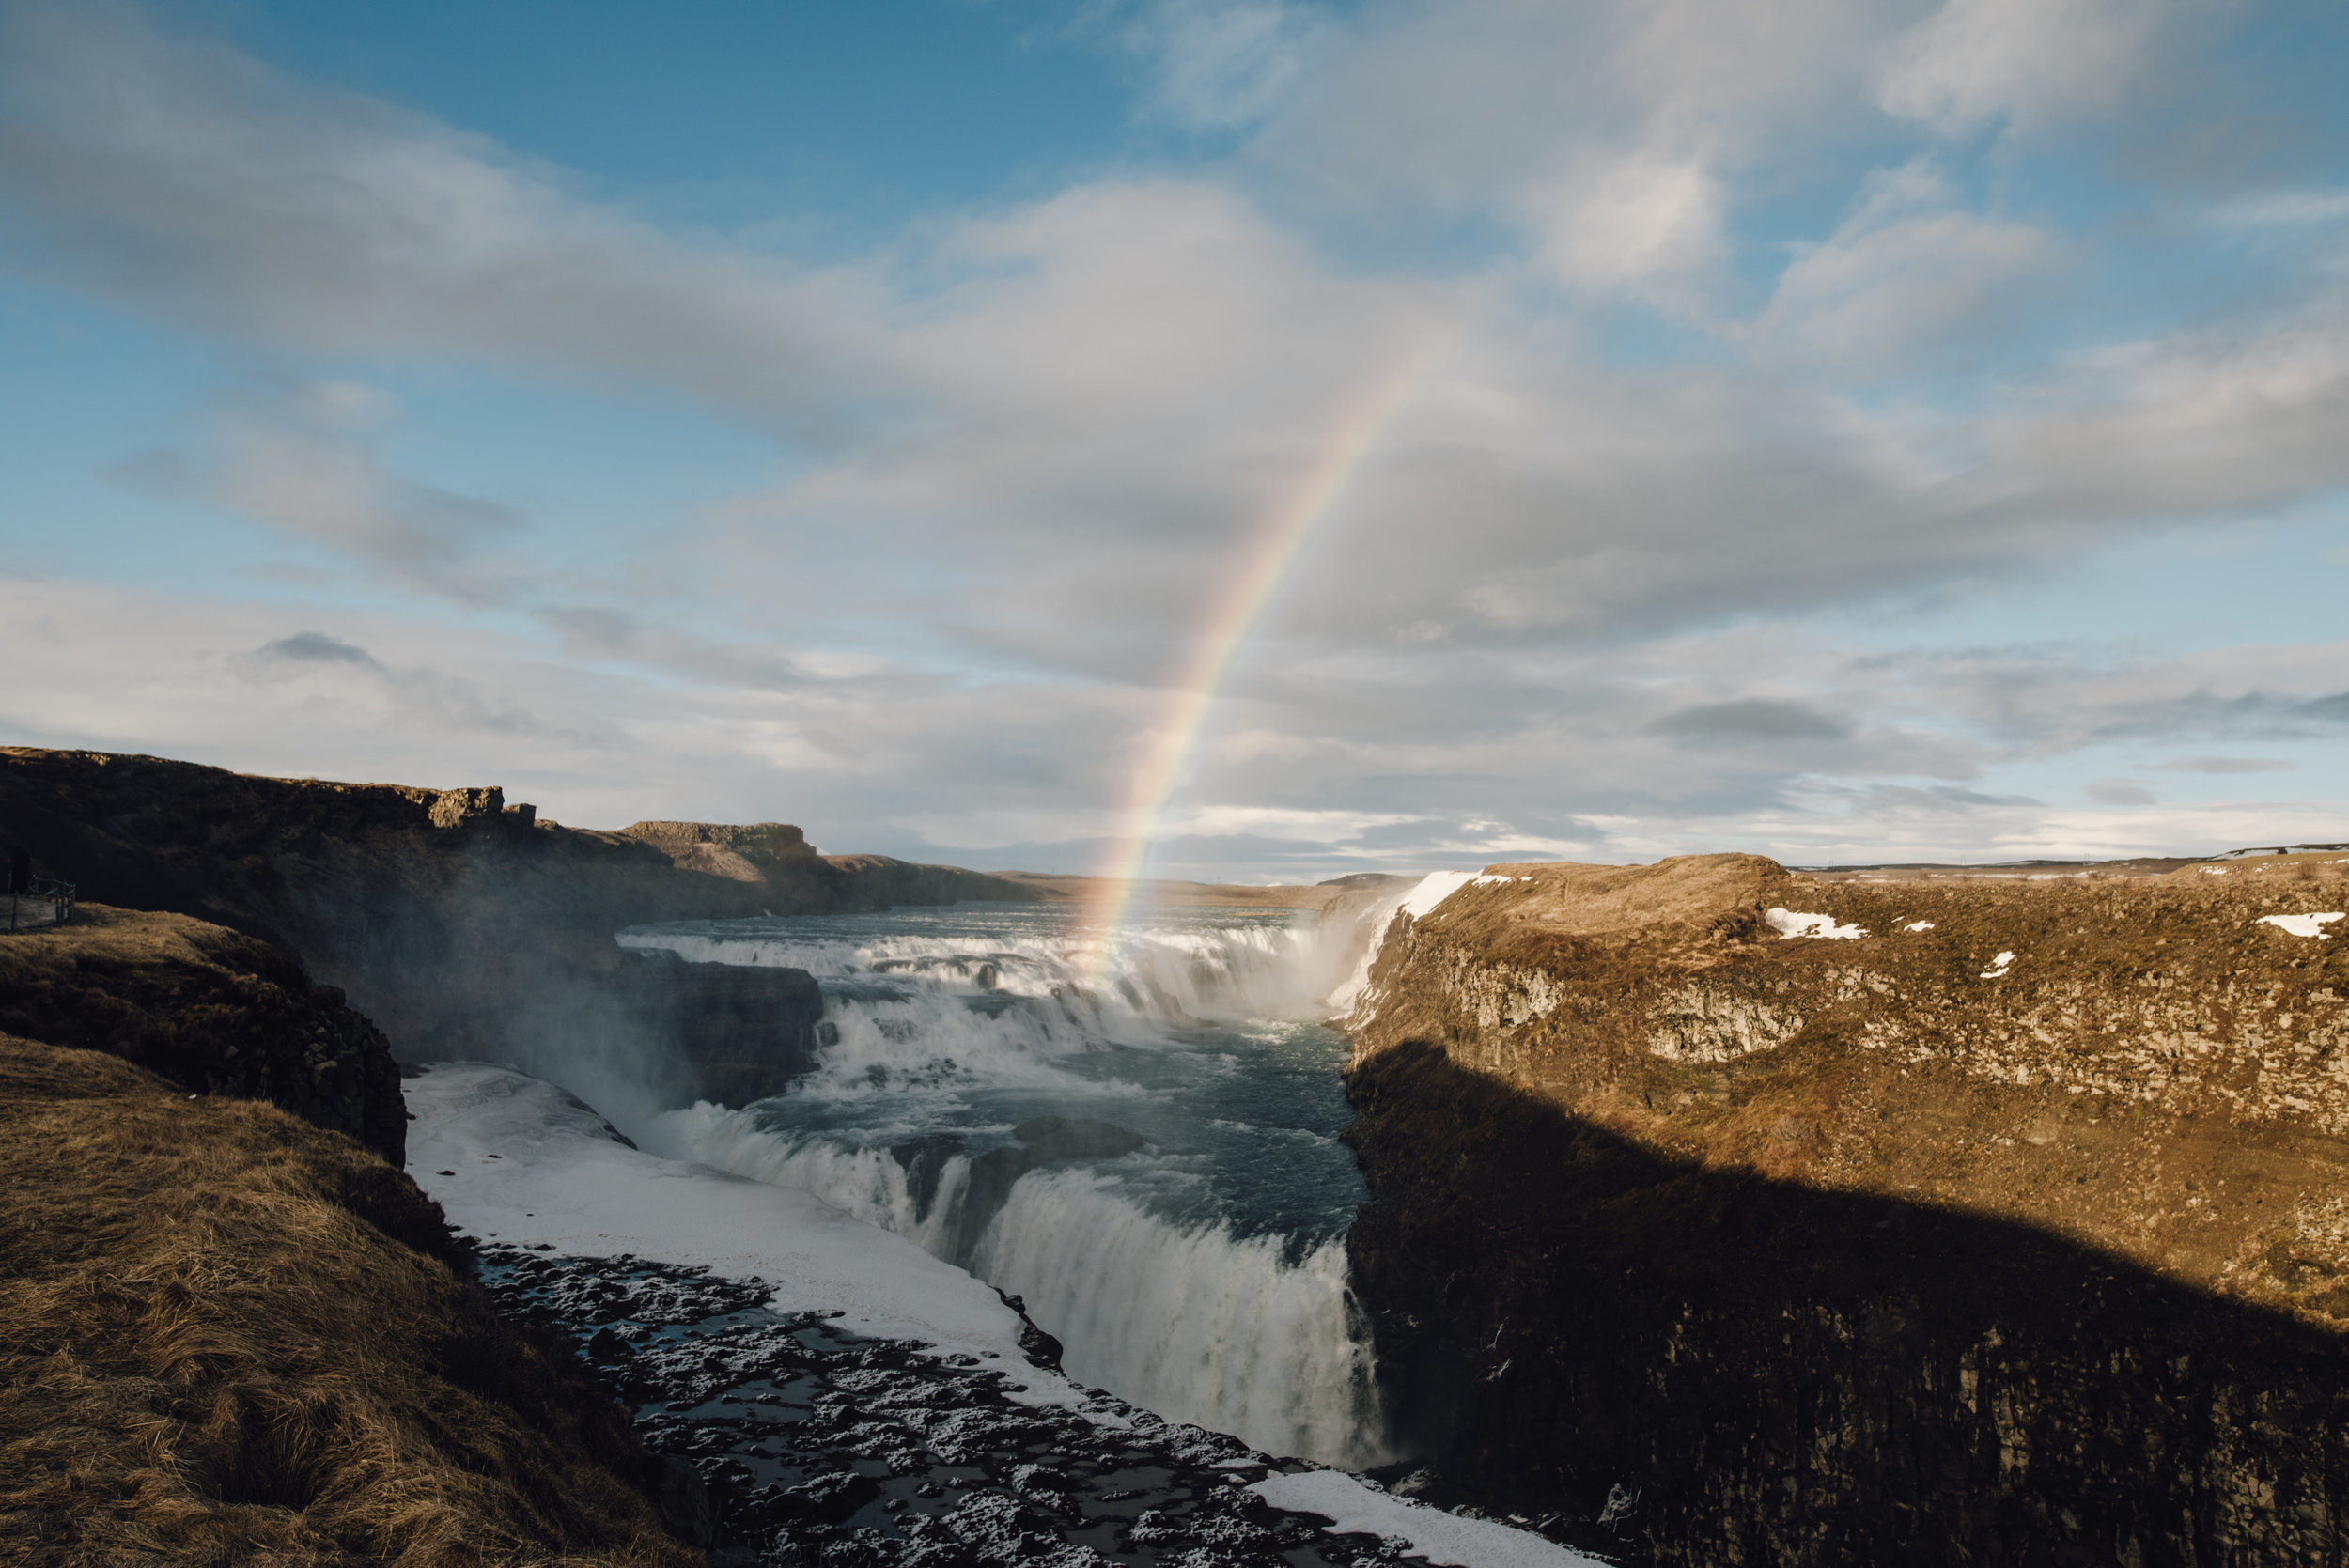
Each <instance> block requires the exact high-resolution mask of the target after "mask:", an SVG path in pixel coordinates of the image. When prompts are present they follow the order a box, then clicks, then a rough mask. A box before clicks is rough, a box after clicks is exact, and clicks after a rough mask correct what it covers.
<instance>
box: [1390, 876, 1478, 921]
mask: <svg viewBox="0 0 2349 1568" xmlns="http://www.w3.org/2000/svg"><path fill="white" fill-rule="evenodd" d="M1476 877H1477V874H1476V873H1475V872H1473V871H1431V872H1429V873H1428V874H1427V875H1426V876H1424V877H1421V878H1420V879H1419V886H1417V887H1415V888H1413V889H1412V890H1411V891H1410V892H1408V893H1405V894H1404V895H1403V902H1402V903H1400V904H1398V905H1396V906H1395V912H1396V913H1397V914H1405V915H1409V916H1410V917H1411V918H1412V919H1414V920H1416V919H1418V918H1419V917H1420V916H1421V915H1423V914H1426V913H1428V912H1429V911H1430V910H1432V909H1434V908H1435V907H1436V906H1437V905H1439V904H1440V903H1442V902H1443V901H1444V900H1445V899H1447V898H1449V897H1451V896H1452V895H1453V894H1454V893H1458V892H1459V891H1460V890H1461V889H1462V888H1464V887H1467V886H1468V885H1469V884H1470V882H1473V881H1475V880H1476Z"/></svg>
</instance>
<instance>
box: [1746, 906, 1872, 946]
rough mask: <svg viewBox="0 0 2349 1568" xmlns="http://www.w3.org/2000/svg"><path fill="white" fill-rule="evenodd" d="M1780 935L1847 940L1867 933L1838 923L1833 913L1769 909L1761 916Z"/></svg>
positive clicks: (1854, 926) (1856, 927)
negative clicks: (1803, 912)
mask: <svg viewBox="0 0 2349 1568" xmlns="http://www.w3.org/2000/svg"><path fill="white" fill-rule="evenodd" d="M1762 918H1763V919H1764V920H1766V921H1768V922H1769V923H1770V929H1772V930H1773V931H1776V932H1777V933H1778V934H1779V935H1780V936H1781V937H1828V938H1832V939H1836V940H1838V941H1849V940H1851V939H1853V938H1855V937H1864V936H1866V935H1867V934H1868V933H1867V932H1865V931H1863V930H1861V929H1860V928H1859V926H1857V925H1838V924H1835V917H1834V916H1833V915H1806V914H1802V913H1799V912H1798V911H1797V910H1794V909H1770V910H1768V911H1766V912H1765V913H1764V914H1763V916H1762Z"/></svg>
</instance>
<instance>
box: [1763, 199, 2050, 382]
mask: <svg viewBox="0 0 2349 1568" xmlns="http://www.w3.org/2000/svg"><path fill="white" fill-rule="evenodd" d="M2057 250H2058V247H2057V245H2056V243H2055V241H2052V240H2051V239H2050V238H2049V237H2048V236H2047V235H2046V233H2044V232H2043V231H2041V230H2040V229H2038V228H2035V227H2033V226H2031V225H2028V224H2019V223H2014V222H2011V221H2003V220H1999V219H1993V218H1985V217H1983V216H1980V215H1978V214H1975V213H1972V212H1968V211H1964V210H1960V209H1959V208H1958V206H1957V205H1956V202H1955V199H1954V195H1953V193H1952V192H1951V190H1950V189H1949V187H1948V185H1947V183H1946V182H1945V181H1944V180H1943V179H1941V177H1940V176H1939V175H1938V174H1937V173H1936V172H1935V171H1934V170H1933V169H1932V168H1931V167H1930V166H1929V165H1926V164H1923V163H1911V164H1908V165H1906V166H1904V167H1901V168H1897V169H1886V170H1879V171H1877V172H1876V173H1875V174H1873V175H1871V176H1870V177H1869V179H1868V180H1867V181H1866V182H1865V183H1864V184H1863V185H1862V187H1861V189H1860V193H1859V199H1858V200H1857V201H1856V202H1855V204H1854V208H1853V210H1852V211H1851V213H1850V214H1849V215H1848V216H1847V217H1846V218H1845V219H1844V220H1843V223H1842V224H1841V225H1839V226H1838V227H1837V228H1836V231H1835V233H1834V234H1833V235H1832V236H1830V237H1829V238H1828V240H1827V241H1826V242H1825V243H1823V244H1819V245H1815V246H1811V247H1808V248H1806V249H1804V250H1803V251H1801V252H1800V253H1799V254H1798V255H1797V256H1796V258H1795V260H1794V261H1793V262H1792V264H1790V265H1789V266H1788V267H1787V269H1786V271H1785V272H1782V273H1781V274H1780V277H1779V283H1778V288H1777V291H1776V293H1775V294H1774V295H1773V296H1772V298H1771V300H1770V303H1769V306H1768V308H1767V309H1766V310H1765V311H1764V312H1763V313H1762V316H1761V317H1760V318H1759V319H1758V320H1757V321H1756V322H1755V323H1754V329H1753V330H1754V333H1755V334H1756V336H1757V338H1758V339H1759V340H1760V342H1761V344H1762V346H1763V348H1764V350H1765V351H1766V352H1768V353H1773V354H1780V355H1790V356H1792V357H1794V358H1796V359H1797V360H1799V361H1807V362H1809V363H1812V364H1814V365H1822V366H1825V367H1828V368H1831V369H1833V370H1836V371H1840V372H1843V373H1845V374H1859V375H1863V376H1864V375H1868V374H1873V373H1875V372H1879V371H1884V370H1890V369H1895V368H1901V367H1904V366H1905V365H1907V364H1908V362H1910V361H1911V360H1912V358H1913V357H1914V356H1915V355H1916V354H1917V353H1918V351H1919V350H1921V349H1930V348H1933V347H1936V346H1938V345H1943V344H1947V343H1949V342H1951V341H1952V340H1956V339H1960V338H1963V339H1965V340H1967V341H1968V342H1979V341H1980V339H1981V337H1982V336H1983V334H1984V332H1985V329H1988V330H1992V331H1995V330H1996V329H1997V328H1999V326H2002V325H2003V324H2005V321H2006V320H2007V319H2011V318H2013V317H2014V316H2015V314H2016V311H2017V309H2018V307H2019V305H2020V304H2021V303H2022V302H2021V300H2020V299H2019V298H2018V296H2019V295H2020V294H2021V293H2022V286H2024V285H2026V284H2028V283H2030V282H2031V281H2035V280H2037V279H2038V278H2040V277H2041V276H2043V275H2044V274H2045V273H2046V272H2048V271H2049V270H2050V268H2051V267H2052V265H2053V264H2054V262H2055V260H2056V257H2057Z"/></svg>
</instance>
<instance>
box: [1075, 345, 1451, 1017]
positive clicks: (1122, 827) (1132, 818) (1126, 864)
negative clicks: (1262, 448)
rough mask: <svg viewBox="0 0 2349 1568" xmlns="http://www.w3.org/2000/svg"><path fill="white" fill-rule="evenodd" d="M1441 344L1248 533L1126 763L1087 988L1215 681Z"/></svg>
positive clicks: (1420, 354)
mask: <svg viewBox="0 0 2349 1568" xmlns="http://www.w3.org/2000/svg"><path fill="white" fill-rule="evenodd" d="M1441 340H1442V339H1441V336H1440V334H1437V333H1435V332H1434V331H1432V330H1431V331H1428V332H1425V333H1423V334H1418V335H1416V336H1414V337H1413V338H1411V339H1410V340H1409V341H1408V343H1407V344H1406V345H1405V348H1404V351H1402V352H1401V353H1398V354H1397V355H1396V356H1395V357H1394V362H1393V363H1392V365H1389V366H1388V367H1387V369H1386V370H1385V371H1384V373H1383V374H1380V375H1377V376H1374V377H1372V378H1370V380H1368V381H1367V382H1366V383H1365V384H1364V385H1363V386H1362V387H1361V389H1360V390H1358V391H1357V392H1356V394H1355V395H1354V396H1352V397H1351V398H1349V399H1348V400H1347V402H1346V405H1345V406H1344V407H1343V408H1342V409H1341V411H1340V412H1339V416H1338V418H1337V419H1336V420H1335V421H1333V422H1332V429H1331V433H1330V439H1329V440H1328V441H1327V442H1325V443H1324V445H1323V446H1322V448H1321V450H1320V451H1319V452H1318V453H1317V454H1316V455H1315V458H1314V460H1313V462H1312V463H1311V464H1310V465H1309V466H1308V467H1307V468H1306V469H1305V471H1304V472H1303V473H1302V474H1299V475H1298V477H1297V479H1296V481H1295V483H1294V484H1293V485H1292V486H1291V487H1290V488H1289V489H1288V490H1287V492H1286V493H1285V494H1284V495H1283V496H1282V498H1281V500H1280V503H1279V505H1275V506H1274V507H1273V508H1272V509H1271V510H1270V511H1269V512H1268V514H1267V515H1266V517H1265V519H1264V521H1263V523H1262V525H1261V526H1260V527H1258V528H1257V529H1255V530H1254V531H1253V536H1252V541H1251V544H1250V548H1249V550H1248V552H1247V554H1246V556H1245V558H1244V559H1243V560H1242V561H1241V563H1240V568H1239V570H1238V571H1237V573H1236V574H1235V575H1234V576H1233V578H1232V580H1231V583H1230V585H1229V586H1228V588H1227V589H1226V590H1225V592H1224V594H1223V596H1222V598H1221V600H1220V601H1219V602H1218V603H1217V605H1216V607H1215V610H1214V613H1213V614H1212V615H1211V616H1210V617H1209V619H1208V621H1207V624H1206V627H1205V628H1203V629H1202V630H1201V633H1200V636H1199V638H1198V641H1197V644H1195V648H1196V651H1195V652H1194V653H1193V654H1192V656H1191V660H1190V664H1189V666H1188V667H1187V668H1185V669H1184V670H1183V671H1182V672H1181V673H1180V676H1179V678H1178V679H1176V680H1175V682H1174V683H1173V684H1172V685H1171V686H1170V687H1169V688H1168V697H1167V702H1166V707H1165V709H1164V711H1163V712H1162V713H1161V714H1160V715H1159V722H1158V723H1157V724H1156V725H1154V726H1153V727H1152V729H1151V732H1150V734H1149V736H1148V737H1147V738H1146V740H1145V741H1144V743H1143V748H1142V754H1141V756H1140V757H1139V758H1138V759H1137V761H1136V762H1135V765H1134V769H1133V773H1132V776H1131V779H1130V781H1129V782H1128V788H1127V795H1126V801H1125V804H1124V806H1123V807H1122V808H1121V809H1120V811H1119V814H1118V828H1117V831H1116V832H1115V834H1114V835H1113V836H1112V839H1111V842H1110V850H1109V853H1108V854H1107V855H1106V856H1105V857H1104V859H1103V862H1102V865H1101V868H1100V870H1099V872H1098V873H1097V875H1098V876H1099V877H1100V878H1101V882H1100V891H1099V893H1097V895H1096V897H1095V899H1094V901H1093V904H1092V907H1091V908H1090V910H1089V911H1088V916H1089V918H1088V921H1087V924H1090V925H1091V926H1093V927H1094V929H1095V930H1096V931H1097V939H1096V941H1095V943H1094V947H1093V952H1092V955H1091V965H1090V968H1091V970H1092V971H1093V976H1094V978H1095V979H1098V978H1099V977H1100V975H1101V974H1102V973H1103V972H1104V971H1106V970H1107V969H1108V967H1109V965H1110V963H1111V961H1112V959H1113V958H1114V956H1115V955H1116V949H1117V943H1118V939H1119V937H1120V935H1121V934H1122V933H1123V931H1124V929H1125V925H1126V922H1127V919H1128V916H1129V915H1130V914H1131V912H1132V908H1133V903H1134V897H1135V895H1136V893H1139V892H1140V891H1141V887H1142V874H1143V868H1144V866H1145V864H1146V863H1147V862H1148V860H1149V857H1150V850H1151V847H1152V846H1154V845H1155V844H1156V843H1157V841H1158V836H1159V818H1160V817H1161V816H1162V815H1163V814H1164V813H1165V810H1166V803H1167V800H1169V799H1170V798H1171V797H1172V796H1173V795H1174V793H1175V787H1176V786H1177V785H1178V784H1181V783H1182V781H1183V777H1184V775H1185V773H1186V771H1187V770H1188V768H1189V767H1190V757H1191V753H1193V752H1194V751H1195V750H1197V748H1198V745H1199V737H1200V735H1201V733H1202V732H1203V731H1204V730H1205V729H1206V722H1207V716H1208V714H1209V713H1210V712H1212V711H1213V709H1214V707H1215V699H1216V695H1217V693H1218V692H1219V691H1221V690H1222V686H1223V681H1224V677H1225V676H1226V675H1229V674H1230V673H1231V669H1232V665H1233V663H1234V661H1235V660H1237V658H1238V657H1239V652H1240V649H1241V648H1243V647H1244V646H1246V645H1247V643H1248V638H1249V634H1250V633H1252V631H1254V630H1255V629H1256V623H1257V622H1259V621H1260V620H1262V619H1263V618H1264V613H1265V611H1266V609H1267V608H1268V606H1269V605H1270V604H1271V602H1272V600H1273V598H1274V596H1275V595H1277V594H1278V593H1279V592H1280V589H1281V584H1282V583H1283V582H1284V581H1285V580H1286V579H1287V577H1288V574H1289V571H1290V569H1291V568H1292V567H1295V566H1296V565H1297V561H1298V558H1299V556H1300V555H1301V554H1302V553H1303V552H1304V549H1305V546H1306V544H1307V543H1308V542H1309V541H1310V540H1311V539H1312V537H1313V535H1314V530H1315V528H1316V527H1317V526H1318V525H1319V524H1320V523H1321V521H1322V520H1324V519H1326V518H1328V517H1329V516H1330V513H1331V512H1333V511H1335V510H1336V508H1337V504H1338V502H1339V501H1340V500H1341V499H1342V498H1343V497H1344V495H1345V494H1346V486H1347V484H1348V483H1349V482H1350V481H1351V480H1352V479H1353V478H1354V475H1355V474H1357V473H1359V472H1360V471H1361V466H1362V464H1363V463H1364V462H1365V461H1366V460H1367V459H1368V458H1370V456H1371V454H1372V453H1373V452H1375V451H1376V450H1377V447H1378V442H1379V441H1380V439H1381V438H1382V437H1383V436H1384V435H1385V434H1386V432H1387V428H1388V427H1389V426H1391V425H1392V424H1393V423H1394V420H1395V416H1396V415H1398V414H1399V413H1401V412H1402V411H1403V410H1404V408H1405V406H1406V405H1407V404H1408V403H1409V401H1410V400H1411V396H1412V394H1413V393H1414V392H1416V391H1417V390H1418V388H1419V386H1420V383H1421V381H1422V380H1423V378H1424V376H1425V374H1426V372H1427V370H1428V368H1429V367H1430V365H1431V364H1432V363H1433V361H1434V359H1435V355H1436V350H1437V349H1438V347H1439V343H1440V342H1441Z"/></svg>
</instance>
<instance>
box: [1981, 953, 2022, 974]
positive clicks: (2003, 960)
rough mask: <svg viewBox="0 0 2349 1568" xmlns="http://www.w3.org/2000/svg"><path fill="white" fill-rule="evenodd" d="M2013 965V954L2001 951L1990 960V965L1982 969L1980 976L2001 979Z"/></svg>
mask: <svg viewBox="0 0 2349 1568" xmlns="http://www.w3.org/2000/svg"><path fill="white" fill-rule="evenodd" d="M2014 967H2015V955H2014V954H2012V953H2001V954H1999V955H1998V956H1997V957H1996V958H1993V959H1991V960H1990V967H1989V968H1988V969H1986V970H1983V971H1982V977H1983V979H1984V980H2003V979H2005V978H2006V971H2007V970H2010V969H2012V968H2014Z"/></svg>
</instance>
